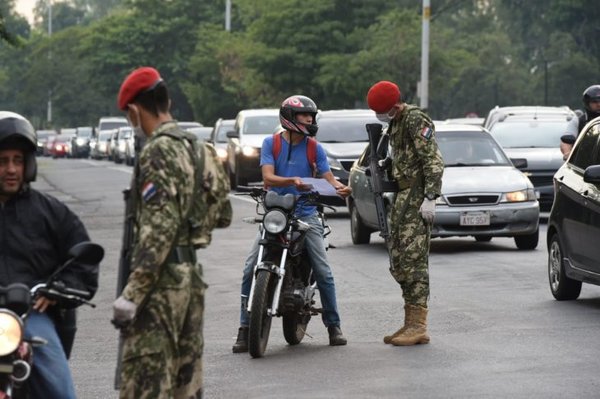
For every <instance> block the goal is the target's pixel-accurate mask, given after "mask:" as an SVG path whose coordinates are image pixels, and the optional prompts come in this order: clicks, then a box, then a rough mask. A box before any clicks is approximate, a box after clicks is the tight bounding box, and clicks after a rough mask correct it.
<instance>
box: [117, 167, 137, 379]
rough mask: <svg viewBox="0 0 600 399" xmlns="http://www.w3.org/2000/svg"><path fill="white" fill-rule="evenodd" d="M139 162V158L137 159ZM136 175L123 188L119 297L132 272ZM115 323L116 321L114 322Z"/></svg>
mask: <svg viewBox="0 0 600 399" xmlns="http://www.w3.org/2000/svg"><path fill="white" fill-rule="evenodd" d="M136 164H137V160H136ZM134 188H135V176H134V177H133V179H132V182H131V188H127V189H125V190H123V199H124V200H125V223H124V226H123V242H122V245H121V255H120V258H119V272H118V278H117V298H118V297H119V296H120V295H121V293H122V292H123V289H124V288H125V286H126V285H127V279H128V278H129V274H130V273H131V256H132V253H133V226H134V224H135V204H134V196H135V192H134V191H133V190H134ZM113 324H114V323H113ZM115 326H116V327H117V328H119V347H118V351H117V369H116V371H115V389H117V390H118V389H119V388H120V387H121V363H122V358H123V344H124V342H125V331H124V329H125V326H122V325H116V324H115Z"/></svg>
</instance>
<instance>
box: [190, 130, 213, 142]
mask: <svg viewBox="0 0 600 399" xmlns="http://www.w3.org/2000/svg"><path fill="white" fill-rule="evenodd" d="M188 131H189V132H190V133H193V134H194V135H195V136H196V138H197V139H198V140H200V141H203V140H207V139H209V138H210V133H211V132H212V127H194V128H191V129H189V130H188Z"/></svg>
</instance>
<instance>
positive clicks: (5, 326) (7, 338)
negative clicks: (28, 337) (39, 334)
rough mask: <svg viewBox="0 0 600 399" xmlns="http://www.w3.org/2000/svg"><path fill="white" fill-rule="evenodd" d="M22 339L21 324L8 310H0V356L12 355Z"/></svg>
mask: <svg viewBox="0 0 600 399" xmlns="http://www.w3.org/2000/svg"><path fill="white" fill-rule="evenodd" d="M22 339H23V322H22V321H21V319H20V318H19V317H18V316H17V315H16V314H14V313H13V312H11V311H10V310H6V309H1V310H0V356H6V355H8V354H10V353H13V352H14V351H15V350H16V349H17V348H18V347H19V344H20V343H21V340H22Z"/></svg>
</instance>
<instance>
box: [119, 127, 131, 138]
mask: <svg viewBox="0 0 600 399" xmlns="http://www.w3.org/2000/svg"><path fill="white" fill-rule="evenodd" d="M118 136H119V138H120V139H128V138H130V137H131V128H129V127H127V128H122V129H119V133H118Z"/></svg>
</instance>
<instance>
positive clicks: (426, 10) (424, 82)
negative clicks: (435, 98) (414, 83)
mask: <svg viewBox="0 0 600 399" xmlns="http://www.w3.org/2000/svg"><path fill="white" fill-rule="evenodd" d="M430 19H431V1H430V0H423V28H422V33H421V82H420V83H421V84H420V85H419V88H420V90H419V97H420V100H421V102H420V107H421V109H424V110H426V109H427V108H428V107H429V20H430Z"/></svg>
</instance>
